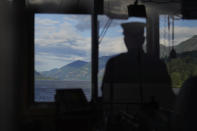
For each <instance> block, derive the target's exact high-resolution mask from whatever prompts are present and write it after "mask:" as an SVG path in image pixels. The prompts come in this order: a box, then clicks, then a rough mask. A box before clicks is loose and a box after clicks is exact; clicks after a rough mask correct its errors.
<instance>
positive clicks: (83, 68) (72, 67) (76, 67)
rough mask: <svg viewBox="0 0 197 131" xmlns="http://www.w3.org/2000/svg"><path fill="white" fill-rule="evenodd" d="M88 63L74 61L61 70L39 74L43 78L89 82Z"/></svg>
mask: <svg viewBox="0 0 197 131" xmlns="http://www.w3.org/2000/svg"><path fill="white" fill-rule="evenodd" d="M90 73H91V71H90V67H89V63H88V62H85V61H80V60H77V61H74V62H72V63H70V64H67V65H65V66H62V67H61V68H56V69H52V70H50V71H44V72H41V74H42V75H43V76H46V77H53V78H55V79H59V80H89V79H90Z"/></svg>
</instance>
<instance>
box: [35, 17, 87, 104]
mask: <svg viewBox="0 0 197 131" xmlns="http://www.w3.org/2000/svg"><path fill="white" fill-rule="evenodd" d="M34 35H35V38H34V39H35V53H34V54H35V66H34V67H35V72H34V73H35V75H34V76H35V78H34V79H35V84H34V85H35V88H34V101H35V102H53V101H54V96H55V92H56V89H60V88H61V89H67V88H82V89H83V91H84V93H85V95H86V96H87V99H88V100H90V97H91V94H90V92H91V88H90V79H91V63H90V57H91V17H90V15H60V14H35V34H34Z"/></svg>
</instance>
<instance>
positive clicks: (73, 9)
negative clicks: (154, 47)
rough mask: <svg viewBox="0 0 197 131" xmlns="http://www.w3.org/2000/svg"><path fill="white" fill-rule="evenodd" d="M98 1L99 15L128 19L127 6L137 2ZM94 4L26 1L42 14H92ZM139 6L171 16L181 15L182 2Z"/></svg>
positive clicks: (146, 1) (159, 0)
mask: <svg viewBox="0 0 197 131" xmlns="http://www.w3.org/2000/svg"><path fill="white" fill-rule="evenodd" d="M98 1H99V8H100V9H99V10H100V12H99V13H104V14H106V15H107V16H109V17H111V18H127V16H128V10H127V6H128V5H130V4H134V2H135V0H98ZM92 4H93V0H26V6H27V8H28V9H32V10H34V11H35V12H41V13H50V12H51V13H72V14H90V13H91V12H92ZM139 4H143V5H145V7H146V11H147V14H148V15H151V13H153V12H157V13H159V14H170V15H179V14H180V13H181V0H139ZM101 10H102V11H101Z"/></svg>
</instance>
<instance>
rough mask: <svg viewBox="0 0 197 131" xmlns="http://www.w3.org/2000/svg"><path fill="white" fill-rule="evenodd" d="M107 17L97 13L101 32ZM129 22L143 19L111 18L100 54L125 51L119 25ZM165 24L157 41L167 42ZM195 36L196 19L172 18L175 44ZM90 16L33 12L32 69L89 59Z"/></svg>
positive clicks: (161, 27) (49, 68) (196, 30)
mask: <svg viewBox="0 0 197 131" xmlns="http://www.w3.org/2000/svg"><path fill="white" fill-rule="evenodd" d="M107 21H108V18H107V17H106V16H99V27H100V32H101V31H102V30H103V27H104V26H105V24H106V23H107ZM128 21H140V22H145V19H139V18H130V19H128V20H113V21H112V23H111V25H110V27H109V29H108V31H107V33H106V35H105V37H104V38H103V40H102V42H101V43H100V45H99V55H100V56H108V55H113V54H119V53H121V52H126V51H127V50H126V48H125V46H124V42H123V35H122V29H121V26H120V24H121V23H126V22H128ZM165 26H166V23H165V22H164V19H163V17H161V19H160V43H161V44H164V45H169V44H168V41H167V38H166V37H164V36H165V35H166V34H165V33H164V32H166V28H165ZM193 35H197V21H191V20H190V21H189V20H176V21H175V44H178V43H180V42H181V41H184V40H186V39H188V38H190V37H192V36H193ZM90 57H91V16H90V15H61V14H36V15H35V70H36V71H47V70H51V69H54V68H60V67H62V66H64V65H66V64H68V63H71V62H73V61H75V60H83V61H90Z"/></svg>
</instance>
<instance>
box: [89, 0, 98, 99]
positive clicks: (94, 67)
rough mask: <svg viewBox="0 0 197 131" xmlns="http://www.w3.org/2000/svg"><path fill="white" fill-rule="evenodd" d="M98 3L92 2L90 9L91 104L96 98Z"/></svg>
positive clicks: (95, 0)
mask: <svg viewBox="0 0 197 131" xmlns="http://www.w3.org/2000/svg"><path fill="white" fill-rule="evenodd" d="M97 5H98V1H97V0H94V1H93V9H92V56H91V59H92V72H91V73H92V74H91V75H92V80H91V82H92V102H96V100H97V97H98V18H97V15H98V8H97Z"/></svg>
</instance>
